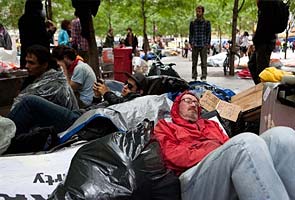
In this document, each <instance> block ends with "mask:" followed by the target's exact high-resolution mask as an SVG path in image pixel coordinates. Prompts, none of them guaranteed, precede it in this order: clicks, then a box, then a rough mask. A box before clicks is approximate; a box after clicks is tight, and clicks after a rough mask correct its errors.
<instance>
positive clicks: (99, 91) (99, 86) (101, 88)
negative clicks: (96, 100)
mask: <svg viewBox="0 0 295 200" xmlns="http://www.w3.org/2000/svg"><path fill="white" fill-rule="evenodd" d="M93 91H94V94H95V96H97V97H98V96H103V95H104V94H105V93H106V92H108V91H110V89H109V88H108V87H107V86H106V85H105V84H104V83H98V82H94V84H93Z"/></svg>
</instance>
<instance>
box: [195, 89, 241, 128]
mask: <svg viewBox="0 0 295 200" xmlns="http://www.w3.org/2000/svg"><path fill="white" fill-rule="evenodd" d="M200 104H201V106H202V107H203V108H205V109H206V110H207V111H209V112H210V111H213V110H217V112H218V113H219V115H220V116H221V117H222V118H225V119H228V120H231V121H233V122H235V121H237V119H238V116H239V113H240V112H241V108H240V106H237V105H234V104H231V103H228V102H226V101H223V100H220V99H219V98H218V97H216V96H215V95H214V94H212V92H211V91H209V90H207V91H206V92H205V93H204V94H203V96H202V98H201V99H200Z"/></svg>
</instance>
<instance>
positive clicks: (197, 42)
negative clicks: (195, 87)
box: [189, 6, 211, 81]
mask: <svg viewBox="0 0 295 200" xmlns="http://www.w3.org/2000/svg"><path fill="white" fill-rule="evenodd" d="M204 12H205V8H204V7H203V6H198V7H197V8H196V16H197V18H196V19H195V20H194V21H192V22H191V23H190V27H189V43H190V45H191V48H192V60H193V62H192V79H194V80H197V77H198V71H197V65H198V56H199V54H200V57H201V69H202V76H201V80H204V81H206V77H207V52H208V48H210V42H211V24H210V21H208V20H205V18H204Z"/></svg>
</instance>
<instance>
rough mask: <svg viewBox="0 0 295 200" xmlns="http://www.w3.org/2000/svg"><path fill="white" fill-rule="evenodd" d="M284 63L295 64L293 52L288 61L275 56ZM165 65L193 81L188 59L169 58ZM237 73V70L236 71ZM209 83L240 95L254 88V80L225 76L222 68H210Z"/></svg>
mask: <svg viewBox="0 0 295 200" xmlns="http://www.w3.org/2000/svg"><path fill="white" fill-rule="evenodd" d="M274 56H275V57H278V58H280V59H281V61H282V62H283V63H284V62H295V53H292V52H291V51H290V52H288V54H287V59H284V56H283V54H282V53H281V54H277V55H274ZM162 62H163V63H175V64H176V66H175V67H174V69H175V70H176V71H177V72H178V73H179V75H180V76H181V77H182V78H183V79H185V80H186V81H192V79H191V65H192V61H191V60H190V59H188V58H183V57H181V56H169V57H164V58H162ZM236 71H237V70H236ZM198 74H201V67H200V66H198ZM207 82H208V83H210V84H215V85H217V86H219V87H223V88H228V89H231V90H233V91H234V92H235V93H239V92H241V91H243V90H246V89H248V88H250V87H252V86H254V82H253V81H252V79H241V78H239V77H238V76H237V75H236V73H235V76H229V75H227V76H224V75H223V68H222V67H208V76H207Z"/></svg>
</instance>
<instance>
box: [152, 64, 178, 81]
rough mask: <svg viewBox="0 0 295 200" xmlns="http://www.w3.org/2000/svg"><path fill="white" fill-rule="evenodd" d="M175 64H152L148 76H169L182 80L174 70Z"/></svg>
mask: <svg viewBox="0 0 295 200" xmlns="http://www.w3.org/2000/svg"><path fill="white" fill-rule="evenodd" d="M173 66H175V64H174V63H170V64H163V63H162V62H161V61H158V62H155V63H153V64H152V66H151V69H150V70H149V73H148V76H155V75H167V76H173V77H177V78H180V76H179V74H178V73H177V72H176V71H175V69H173Z"/></svg>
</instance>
